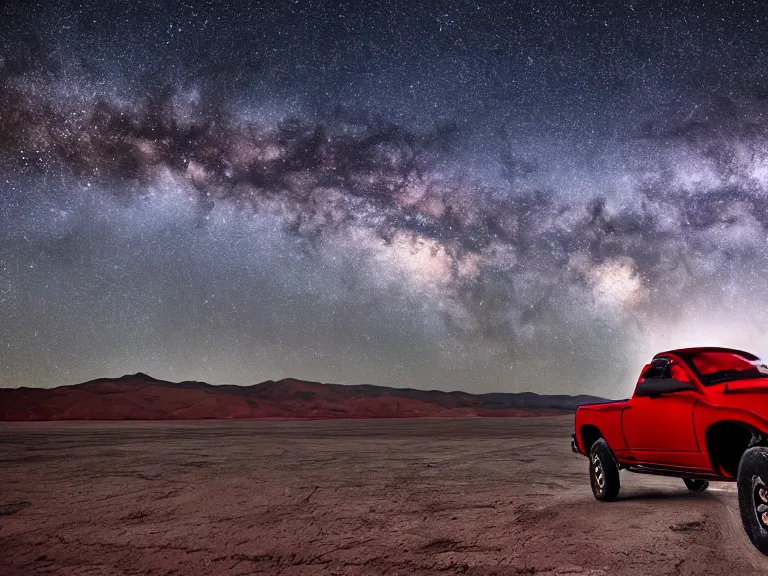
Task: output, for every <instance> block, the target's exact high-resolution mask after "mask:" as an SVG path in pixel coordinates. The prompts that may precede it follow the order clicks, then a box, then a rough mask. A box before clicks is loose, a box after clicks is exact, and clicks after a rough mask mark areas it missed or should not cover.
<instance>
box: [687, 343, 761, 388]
mask: <svg viewBox="0 0 768 576" xmlns="http://www.w3.org/2000/svg"><path fill="white" fill-rule="evenodd" d="M685 360H686V362H687V363H688V365H689V366H690V367H691V368H693V371H694V372H696V373H697V374H698V375H699V378H700V380H701V383H702V384H704V386H711V385H713V384H720V383H722V382H731V381H734V380H745V379H749V378H765V377H768V368H767V367H766V366H765V364H763V362H762V360H760V359H759V358H757V357H756V356H753V355H752V354H748V353H746V352H745V353H739V352H736V351H706V352H697V353H694V354H691V355H690V356H689V357H687V358H685Z"/></svg>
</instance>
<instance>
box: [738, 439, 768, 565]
mask: <svg viewBox="0 0 768 576" xmlns="http://www.w3.org/2000/svg"><path fill="white" fill-rule="evenodd" d="M736 485H737V486H738V490H739V512H741V523H742V524H743V525H744V530H746V532H747V536H749V539H750V540H751V541H752V544H754V545H755V548H757V549H758V550H760V552H762V553H763V554H766V555H768V448H763V447H761V446H758V447H755V448H749V449H748V450H747V451H746V452H744V454H743V455H742V457H741V461H740V462H739V473H738V475H737V477H736Z"/></svg>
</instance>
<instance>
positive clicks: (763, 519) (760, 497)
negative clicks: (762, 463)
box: [752, 476, 768, 530]
mask: <svg viewBox="0 0 768 576" xmlns="http://www.w3.org/2000/svg"><path fill="white" fill-rule="evenodd" d="M752 486H753V490H752V493H753V496H754V502H755V513H756V514H757V519H758V521H759V522H760V524H762V526H763V529H765V530H768V488H766V486H765V483H764V482H763V479H762V478H760V477H759V476H754V477H753V478H752Z"/></svg>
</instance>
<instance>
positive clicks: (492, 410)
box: [0, 372, 603, 421]
mask: <svg viewBox="0 0 768 576" xmlns="http://www.w3.org/2000/svg"><path fill="white" fill-rule="evenodd" d="M602 400H603V399H601V398H596V397H593V396H565V395H557V396H547V395H539V394H534V393H531V392H526V393H521V394H515V393H494V394H469V393H467V392H443V391H438V390H416V389H413V388H389V387H386V386H371V385H365V384H363V385H351V386H347V385H341V384H321V383H319V382H306V381H303V380H295V379H292V378H287V379H284V380H280V381H278V382H274V381H271V380H269V381H267V382H262V383H261V384H254V385H253V386H232V385H226V386H214V385H211V384H207V383H205V382H194V381H187V382H166V381H164V380H157V379H155V378H152V377H151V376H148V375H146V374H143V373H141V372H139V373H137V374H131V375H126V376H122V377H120V378H99V379H97V380H91V381H89V382H84V383H83V384H76V385H74V386H61V387H58V388H51V389H43V388H15V389H0V420H17V421H30V420H176V419H210V418H220V419H257V418H258V419H260V418H302V419H307V418H413V417H425V416H433V417H450V416H526V415H535V414H553V413H564V412H573V411H574V410H575V409H576V408H577V407H578V406H579V405H581V404H585V403H589V402H600V401H602Z"/></svg>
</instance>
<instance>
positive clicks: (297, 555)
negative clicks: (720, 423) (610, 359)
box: [0, 416, 768, 576]
mask: <svg viewBox="0 0 768 576" xmlns="http://www.w3.org/2000/svg"><path fill="white" fill-rule="evenodd" d="M572 421H573V418H572V417H571V416H564V417H546V418H544V417H541V418H505V419H490V418H472V419H462V418H455V419H405V420H400V419H398V420H336V421H240V422H222V421H196V422H112V423H94V422H90V423H86V422H69V423H56V422H43V423H0V574H3V575H4V576H11V575H28V574H67V575H112V574H120V575H122V574H157V575H161V574H179V575H195V574H226V575H236V574H281V575H285V576H288V575H308V574H328V575H330V574H387V575H390V574H470V575H474V574H478V575H479V574H499V575H501V574H515V575H517V574H536V575H545V574H557V575H566V574H568V575H574V574H580V575H594V576H597V575H614V574H620V575H624V574H626V575H635V574H636V575H643V576H647V575H652V574H697V575H700V574H713V575H722V574H739V575H740V576H742V575H747V574H765V573H767V572H768V558H765V557H763V556H761V555H760V554H759V553H757V552H756V551H755V550H754V549H753V548H752V546H751V544H750V543H749V541H748V539H747V537H746V535H745V534H744V532H743V530H742V528H741V523H740V520H739V515H738V507H737V501H736V493H735V486H733V485H731V484H713V485H712V486H711V487H710V490H709V491H708V492H706V493H704V494H692V493H689V492H687V490H686V489H685V487H684V485H683V483H682V481H680V480H677V479H668V478H659V477H653V476H641V475H634V474H629V473H625V472H622V478H621V479H622V489H621V494H620V500H619V501H618V502H613V503H599V502H597V501H595V500H594V499H593V497H592V493H591V491H590V488H589V482H588V478H587V460H586V458H584V457H581V456H577V455H575V454H573V453H572V452H571V451H570V446H569V440H570V439H569V435H570V432H571V426H572Z"/></svg>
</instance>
